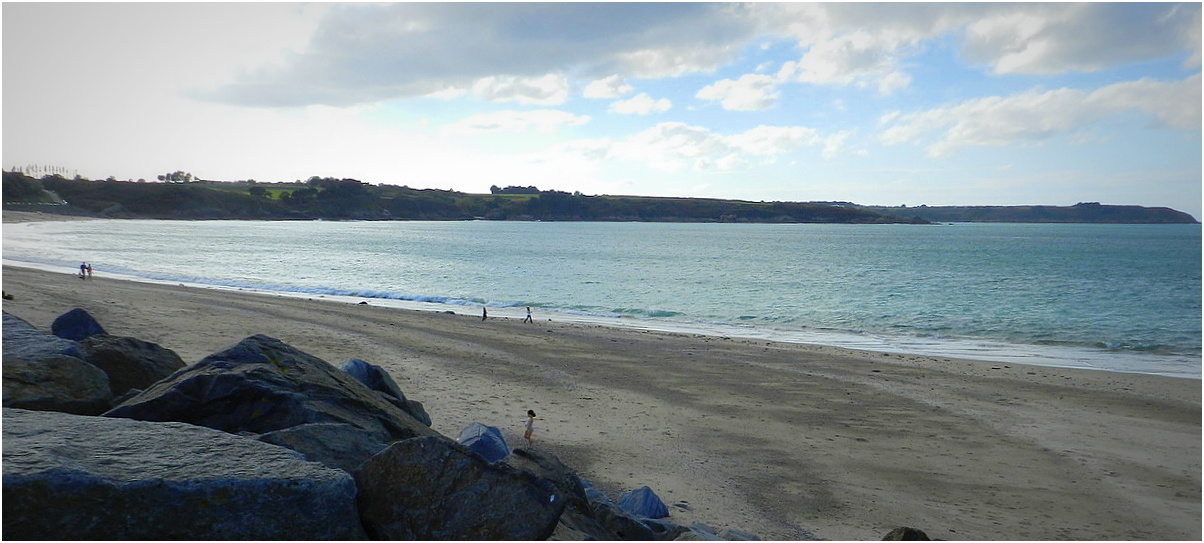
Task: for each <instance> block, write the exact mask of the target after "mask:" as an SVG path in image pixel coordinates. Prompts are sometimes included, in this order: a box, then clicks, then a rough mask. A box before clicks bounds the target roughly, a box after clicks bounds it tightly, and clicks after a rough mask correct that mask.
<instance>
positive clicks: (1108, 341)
mask: <svg viewBox="0 0 1204 543" xmlns="http://www.w3.org/2000/svg"><path fill="white" fill-rule="evenodd" d="M2 256H3V260H4V262H5V264H12V265H22V266H27V267H35V268H42V269H50V270H58V271H62V272H65V273H72V272H76V271H78V269H79V265H80V263H81V262H88V263H91V264H92V266H93V269H94V271H95V273H96V274H97V275H98V276H100V277H120V278H125V279H132V280H139V281H150V282H163V283H170V284H188V285H195V286H204V287H210V288H219V289H236V290H244V291H267V292H273V293H277V294H281V295H288V296H304V297H322V298H329V299H332V300H339V301H347V302H354V303H359V302H361V301H368V302H369V303H371V304H375V305H384V306H395V307H402V308H410V309H421V310H432V311H453V312H456V313H464V314H473V315H480V314H481V313H482V311H487V312H488V313H489V315H490V316H491V317H495V318H514V319H521V318H523V317H524V316H525V314H526V309H527V308H528V307H529V308H531V310H532V312H533V315H534V317H535V320H536V321H547V320H552V321H560V322H582V323H591V324H602V325H608V326H623V327H631V328H641V329H648V330H663V331H671V332H680V333H689V334H702V335H711V336H721V337H740V338H756V339H764V340H776V341H787V342H800V343H816V344H823V345H832V346H838V347H849V348H856V349H867V350H871V351H880V352H889V353H898V354H918V355H927V356H937V357H956V358H967V359H972V360H982V361H985V362H990V363H1015V364H1029V365H1044V366H1057V367H1071V368H1090V369H1097V370H1106V371H1116V372H1131V373H1147V374H1157V375H1168V376H1174V377H1183V378H1194V379H1199V378H1200V377H1201V305H1200V297H1201V284H1200V278H1201V227H1200V225H1099V224H986V223H954V224H940V225H828V224H684V223H636V222H625V223H590V222H496V221H459V222H421V221H415V222H406V221H280V222H261V221H157V220H92V221H61V222H57V221H56V222H32V223H20V224H13V223H10V224H6V225H4V229H3V255H2Z"/></svg>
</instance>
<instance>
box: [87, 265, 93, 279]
mask: <svg viewBox="0 0 1204 543" xmlns="http://www.w3.org/2000/svg"><path fill="white" fill-rule="evenodd" d="M87 266H88V267H87V269H88V279H91V278H92V265H91V264H88V265H87Z"/></svg>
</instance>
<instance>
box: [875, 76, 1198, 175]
mask: <svg viewBox="0 0 1204 543" xmlns="http://www.w3.org/2000/svg"><path fill="white" fill-rule="evenodd" d="M1200 104H1201V90H1200V75H1199V74H1196V75H1194V76H1191V77H1189V78H1187V79H1184V80H1182V81H1172V82H1162V81H1154V80H1150V79H1141V80H1138V81H1128V82H1122V83H1115V84H1112V85H1108V86H1106V87H1101V88H1099V89H1097V90H1095V91H1091V92H1086V91H1082V90H1077V89H1066V88H1063V89H1056V90H1048V91H1046V90H1036V89H1034V90H1029V91H1027V92H1023V93H1019V94H1015V95H1012V96H1008V97H1000V96H990V97H985V98H978V99H974V100H967V101H965V102H962V103H959V104H956V105H951V106H946V107H940V108H936V109H931V110H927V111H922V112H918V113H910V114H899V113H898V112H892V113H889V114H887V115H885V116H883V118H882V120H881V122H880V124H882V125H884V126H885V125H890V126H889V127H887V128H886V129H885V130H884V131H883V132H882V134H881V135H880V140H881V141H882V142H883V143H886V144H888V145H890V144H899V143H919V142H922V141H926V139H927V136H928V135H930V134H934V133H936V134H939V136H938V139H937V141H935V142H934V143H931V144H929V145H928V147H927V149H928V154H929V155H932V156H938V157H939V156H947V155H950V154H952V153H954V152H956V151H957V150H958V149H960V148H963V147H968V146H986V145H992V146H1000V145H1010V144H1025V143H1033V142H1040V141H1042V140H1045V139H1048V138H1050V137H1053V136H1057V135H1062V134H1070V135H1075V134H1076V133H1077V132H1079V131H1081V130H1085V129H1087V128H1088V127H1090V126H1091V125H1092V124H1093V123H1096V122H1098V121H1100V120H1102V119H1104V118H1106V117H1109V116H1113V115H1117V114H1121V113H1125V112H1128V111H1134V110H1136V111H1140V112H1143V113H1145V114H1147V115H1150V116H1151V117H1152V118H1153V119H1154V120H1155V122H1156V123H1157V124H1159V125H1162V126H1165V127H1170V128H1174V129H1180V130H1189V131H1199V130H1200V126H1201V121H1200Z"/></svg>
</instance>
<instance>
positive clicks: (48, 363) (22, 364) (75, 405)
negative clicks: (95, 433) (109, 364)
mask: <svg viewBox="0 0 1204 543" xmlns="http://www.w3.org/2000/svg"><path fill="white" fill-rule="evenodd" d="M3 376H4V379H3V380H4V402H3V403H4V407H17V408H21V409H33V410H37V411H62V412H64V413H75V414H77V415H99V414H101V413H104V412H105V410H107V409H109V407H111V404H112V400H113V392H112V391H111V390H110V388H109V377H108V376H107V375H105V372H104V371H102V370H101V369H100V368H97V367H96V366H93V365H91V364H89V363H87V362H84V361H83V360H80V359H78V358H75V357H74V356H66V355H52V356H45V357H40V358H36V359H31V358H26V357H24V356H18V355H10V354H5V355H4V366H3Z"/></svg>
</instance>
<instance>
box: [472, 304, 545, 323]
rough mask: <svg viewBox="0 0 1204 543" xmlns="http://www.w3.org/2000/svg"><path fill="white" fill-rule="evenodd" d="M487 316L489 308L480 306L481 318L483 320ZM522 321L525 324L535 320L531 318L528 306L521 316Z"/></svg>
mask: <svg viewBox="0 0 1204 543" xmlns="http://www.w3.org/2000/svg"><path fill="white" fill-rule="evenodd" d="M488 318H489V308H487V307H482V308H481V320H482V321H483V320H486V319H488ZM523 322H525V323H527V324H531V323H533V322H535V319H533V318H531V308H530V307H528V308H527V316H526V317H524V318H523Z"/></svg>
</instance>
